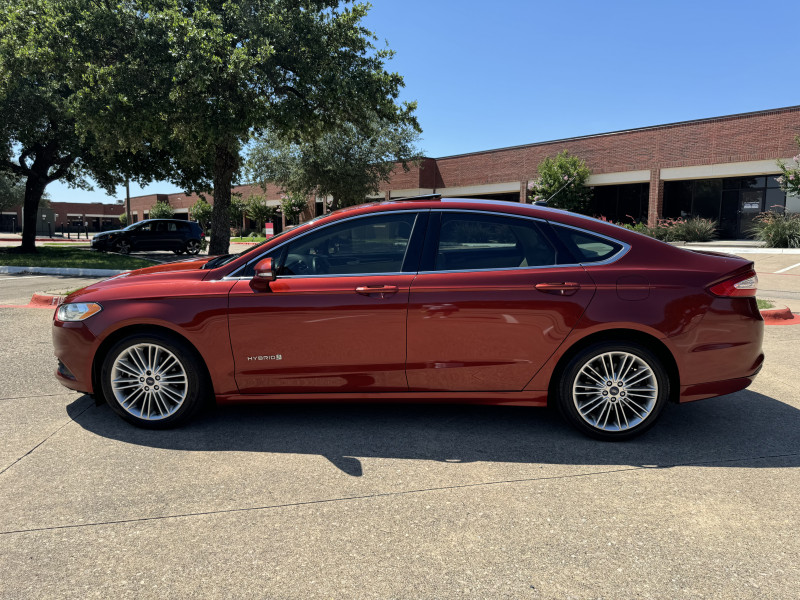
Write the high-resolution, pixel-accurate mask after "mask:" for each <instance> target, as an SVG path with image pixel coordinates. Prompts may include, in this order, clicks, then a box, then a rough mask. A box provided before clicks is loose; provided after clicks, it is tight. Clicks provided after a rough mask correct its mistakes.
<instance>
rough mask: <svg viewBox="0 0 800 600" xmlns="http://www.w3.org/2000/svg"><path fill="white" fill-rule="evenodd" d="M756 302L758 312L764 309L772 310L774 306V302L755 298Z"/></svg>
mask: <svg viewBox="0 0 800 600" xmlns="http://www.w3.org/2000/svg"><path fill="white" fill-rule="evenodd" d="M756 302H757V303H758V310H764V309H765V308H773V307H774V306H775V303H774V302H770V301H769V300H762V299H761V298H756Z"/></svg>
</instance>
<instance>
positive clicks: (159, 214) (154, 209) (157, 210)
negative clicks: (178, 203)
mask: <svg viewBox="0 0 800 600" xmlns="http://www.w3.org/2000/svg"><path fill="white" fill-rule="evenodd" d="M174 216H175V209H173V208H172V207H171V206H170V205H169V204H167V203H166V202H156V203H155V204H153V206H151V207H150V211H149V212H148V218H150V219H171V218H172V217H174Z"/></svg>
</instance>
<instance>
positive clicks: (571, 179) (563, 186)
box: [533, 174, 578, 206]
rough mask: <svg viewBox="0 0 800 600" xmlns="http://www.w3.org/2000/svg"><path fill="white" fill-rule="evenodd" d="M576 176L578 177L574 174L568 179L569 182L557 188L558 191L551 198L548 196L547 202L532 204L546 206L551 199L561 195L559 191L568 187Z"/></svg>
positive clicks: (538, 201)
mask: <svg viewBox="0 0 800 600" xmlns="http://www.w3.org/2000/svg"><path fill="white" fill-rule="evenodd" d="M577 176H578V175H577V174H576V175H573V176H572V177H570V178H569V181H567V183H565V184H564V185H562V186H561V187H560V188H558V190H556V192H555V193H554V194H553V195H552V196H550V197H549V198H547V200H537V201H536V202H533V204H534V205H535V206H547V203H548V202H550V200H552V199H553V198H555V197H556V196H558V195H559V194H560V193H561V190H563V189H564V188H565V187H567V186H568V185H569V184H570V183H572V181H573V180H574V179H575V178H576V177H577Z"/></svg>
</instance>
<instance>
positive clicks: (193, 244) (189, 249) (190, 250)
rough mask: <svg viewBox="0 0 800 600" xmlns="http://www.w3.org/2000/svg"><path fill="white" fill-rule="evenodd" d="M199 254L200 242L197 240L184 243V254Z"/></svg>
mask: <svg viewBox="0 0 800 600" xmlns="http://www.w3.org/2000/svg"><path fill="white" fill-rule="evenodd" d="M199 252H200V242H198V241H197V240H189V241H188V242H186V253H187V254H197V253H199Z"/></svg>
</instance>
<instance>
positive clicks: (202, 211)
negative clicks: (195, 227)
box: [189, 196, 213, 229]
mask: <svg viewBox="0 0 800 600" xmlns="http://www.w3.org/2000/svg"><path fill="white" fill-rule="evenodd" d="M212 211H213V209H212V207H211V205H210V204H209V203H208V201H207V200H206V199H205V198H203V197H202V196H200V198H198V199H197V202H195V203H194V204H192V207H191V208H190V209H189V216H190V217H191V218H192V219H194V220H195V221H197V222H198V223H200V227H202V228H203V229H205V228H206V226H207V225H208V222H209V221H210V220H211V213H212Z"/></svg>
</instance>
